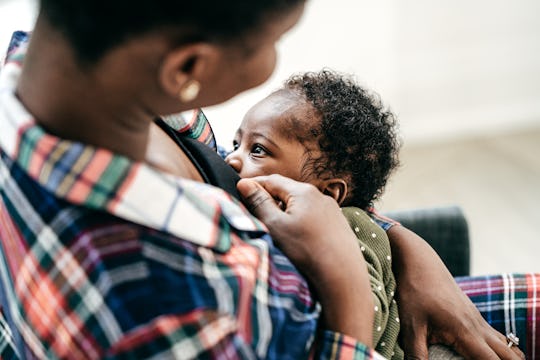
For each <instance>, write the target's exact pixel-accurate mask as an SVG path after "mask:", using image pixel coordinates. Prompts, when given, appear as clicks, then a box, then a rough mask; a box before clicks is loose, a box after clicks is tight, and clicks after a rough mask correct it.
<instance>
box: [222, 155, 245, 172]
mask: <svg viewBox="0 0 540 360" xmlns="http://www.w3.org/2000/svg"><path fill="white" fill-rule="evenodd" d="M225 162H226V163H227V164H229V165H230V166H231V167H232V168H233V169H234V171H236V172H237V173H240V171H242V161H240V158H239V157H238V156H236V155H235V153H234V152H232V153H230V154H229V155H227V157H226V158H225Z"/></svg>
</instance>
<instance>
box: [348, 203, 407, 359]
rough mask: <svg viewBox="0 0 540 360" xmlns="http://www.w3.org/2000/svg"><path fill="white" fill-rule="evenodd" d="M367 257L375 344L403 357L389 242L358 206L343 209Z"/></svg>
mask: <svg viewBox="0 0 540 360" xmlns="http://www.w3.org/2000/svg"><path fill="white" fill-rule="evenodd" d="M342 211H343V214H344V215H345V217H346V218H347V220H348V222H349V225H350V226H351V228H352V229H353V231H354V233H355V234H356V237H357V238H358V243H359V244H360V249H361V250H362V254H363V255H364V259H365V260H366V263H367V266H368V272H369V278H370V283H371V290H372V294H373V302H374V305H375V309H374V310H375V321H374V326H373V344H374V345H375V346H374V347H375V349H376V350H377V351H378V352H379V353H380V354H381V355H383V356H384V357H386V358H388V359H403V357H404V355H403V350H401V348H400V347H399V345H398V341H397V339H398V335H399V314H398V305H397V303H396V301H395V300H394V295H395V291H396V280H395V278H394V274H393V272H392V256H391V250H390V241H389V240H388V236H387V235H386V232H385V231H384V230H383V229H382V228H381V227H380V226H379V225H377V224H376V223H375V222H374V221H373V220H372V219H371V218H370V217H369V215H368V214H366V212H365V211H363V210H362V209H359V208H356V207H344V208H342Z"/></svg>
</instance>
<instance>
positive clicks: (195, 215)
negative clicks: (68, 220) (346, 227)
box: [0, 57, 266, 251]
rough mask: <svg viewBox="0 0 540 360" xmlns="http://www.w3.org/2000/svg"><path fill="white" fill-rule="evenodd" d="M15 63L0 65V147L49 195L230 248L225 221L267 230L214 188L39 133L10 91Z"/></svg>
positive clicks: (238, 226)
mask: <svg viewBox="0 0 540 360" xmlns="http://www.w3.org/2000/svg"><path fill="white" fill-rule="evenodd" d="M17 60H20V57H18V58H17ZM21 64H22V61H10V62H8V63H7V64H6V65H5V66H4V68H3V69H2V71H1V72H0V128H1V129H2V131H0V147H1V148H2V150H3V151H4V152H5V153H6V154H7V155H8V156H9V157H10V158H11V159H13V160H14V161H15V162H16V163H17V164H18V165H19V166H20V167H22V168H23V169H24V170H25V171H26V172H27V173H28V175H29V176H30V177H31V178H32V179H33V180H34V181H36V182H37V183H39V184H40V185H41V186H42V187H43V188H45V189H47V190H48V191H49V192H51V193H53V194H54V195H55V196H56V197H58V198H60V199H64V200H66V201H68V202H70V203H72V204H75V205H80V206H85V207H88V208H92V209H96V210H101V211H105V212H108V213H110V214H112V215H115V216H117V217H119V218H122V219H125V220H129V221H131V222H134V223H137V224H140V225H144V226H148V227H151V228H154V229H157V230H161V231H165V232H168V233H171V234H173V235H175V236H178V237H180V238H183V239H186V240H188V241H191V242H193V243H195V244H197V245H200V246H205V247H210V248H214V249H216V250H218V251H227V250H228V249H229V248H230V246H231V238H230V236H228V235H229V234H230V231H228V229H229V228H230V227H232V228H234V229H236V230H239V231H241V232H245V233H246V234H247V235H246V236H255V234H256V235H260V234H261V232H263V231H266V228H265V226H264V225H263V224H262V223H261V222H260V221H258V220H257V219H255V218H254V217H253V216H251V215H250V214H249V212H248V211H247V210H246V209H245V208H244V207H243V206H242V205H241V204H240V203H239V202H237V201H236V200H235V199H232V198H231V197H230V196H229V195H228V194H227V193H226V192H224V191H223V190H221V189H218V188H215V187H213V186H210V185H207V184H202V183H197V182H194V181H189V180H185V179H181V178H178V177H174V176H172V175H169V174H167V173H163V172H160V171H159V170H157V169H155V168H152V167H150V166H148V165H147V164H145V163H142V162H134V161H132V160H130V159H128V158H126V157H124V156H121V155H118V154H114V153H112V152H110V151H109V150H107V149H103V148H97V147H92V146H89V145H86V144H82V143H79V142H75V141H70V140H65V139H61V138H58V137H56V136H53V135H51V134H48V133H46V132H45V131H44V129H43V128H41V127H40V126H39V125H38V124H37V123H36V121H35V119H34V117H33V116H32V115H31V114H30V113H29V112H28V111H27V110H26V109H25V107H24V106H23V104H22V103H21V102H20V101H19V100H18V99H17V97H16V95H15V89H16V85H17V81H18V78H19V76H20V73H21V71H22V70H21ZM1 180H2V179H0V182H1ZM186 224H188V226H187V225H186ZM220 229H221V230H224V231H219V230H220Z"/></svg>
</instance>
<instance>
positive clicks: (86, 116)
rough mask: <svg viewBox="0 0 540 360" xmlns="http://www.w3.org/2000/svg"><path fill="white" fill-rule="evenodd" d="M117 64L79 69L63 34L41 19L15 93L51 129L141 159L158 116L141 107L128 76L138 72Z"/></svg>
mask: <svg viewBox="0 0 540 360" xmlns="http://www.w3.org/2000/svg"><path fill="white" fill-rule="evenodd" d="M116 63H117V64H116V65H117V66H116V67H115V66H111V64H107V65H106V66H102V64H98V65H97V66H99V71H97V70H96V69H97V67H89V68H88V69H85V68H81V67H80V66H78V65H77V64H78V63H77V61H76V60H75V56H74V54H73V52H72V51H71V49H70V47H69V46H68V44H67V43H66V41H65V39H64V38H63V37H62V36H61V35H59V34H58V33H57V32H55V31H53V30H51V29H50V28H49V27H48V26H47V25H46V24H45V23H44V22H43V21H39V20H38V23H37V25H36V29H35V31H34V33H33V35H32V40H31V42H30V44H29V48H28V52H27V54H26V57H25V61H24V66H23V72H22V74H21V77H20V79H19V83H18V86H17V95H18V97H19V99H20V100H21V102H22V103H23V104H24V105H25V107H26V108H27V109H28V110H29V112H30V113H31V114H32V115H33V116H34V117H35V119H36V121H37V122H38V123H39V124H40V125H42V126H43V127H44V128H45V129H46V130H47V131H48V132H50V133H51V134H53V135H56V136H59V137H62V138H65V139H70V140H75V141H80V142H83V143H85V144H89V145H93V146H97V147H103V148H106V149H109V150H111V151H113V152H115V153H119V154H122V155H125V156H127V157H129V158H131V159H134V160H137V161H142V160H144V157H145V152H146V146H147V142H148V136H149V126H150V124H151V123H152V120H153V117H154V116H153V115H152V114H151V112H150V111H148V110H147V109H145V108H144V106H141V103H142V101H140V99H139V98H137V96H136V94H135V92H134V89H133V86H134V85H135V83H134V81H133V80H131V81H125V79H126V78H128V77H129V76H131V77H134V78H135V79H136V75H134V74H129V73H130V71H129V69H124V71H123V73H118V69H119V68H120V67H121V66H122V65H123V64H120V63H119V62H118V61H117V62H116ZM112 65H115V64H114V63H113V64H112ZM122 77H124V78H122Z"/></svg>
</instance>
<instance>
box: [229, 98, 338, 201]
mask: <svg viewBox="0 0 540 360" xmlns="http://www.w3.org/2000/svg"><path fill="white" fill-rule="evenodd" d="M291 118H294V119H296V120H297V122H296V123H295V125H294V126H292V125H291ZM319 121H320V119H319V118H318V117H317V116H316V115H314V110H313V109H312V107H311V106H310V105H309V104H307V103H306V102H305V101H304V100H303V99H302V98H301V97H299V96H298V95H297V94H295V93H294V92H291V91H289V90H280V91H277V92H274V93H272V94H270V95H269V96H268V97H266V98H265V99H263V100H261V101H260V102H258V103H257V104H255V105H254V106H253V107H252V108H251V109H250V110H249V111H248V112H247V113H246V115H245V117H244V119H243V121H242V124H241V125H240V127H239V128H238V130H237V131H236V134H235V137H234V140H233V151H232V152H231V153H230V154H229V155H228V156H227V158H226V159H225V161H226V162H227V163H228V164H229V165H230V166H231V167H232V168H233V169H234V170H235V171H236V172H238V174H239V175H240V177H242V178H251V177H256V176H264V175H271V174H280V175H282V176H286V177H288V178H291V179H293V180H296V181H301V182H306V183H309V184H312V185H314V186H315V187H316V188H318V189H319V191H321V192H322V193H324V194H326V195H330V196H331V197H333V198H334V199H335V200H336V201H337V202H338V204H341V203H342V202H343V200H344V199H345V197H346V195H347V182H346V181H345V180H344V179H342V178H334V177H331V176H325V175H329V174H322V175H323V176H316V175H315V174H314V173H313V172H311V171H309V167H308V166H306V164H307V163H308V162H309V159H310V158H319V157H320V156H321V155H322V154H321V151H320V149H319V146H318V143H317V141H316V139H313V140H311V141H307V140H306V141H302V142H300V141H299V140H298V139H297V138H296V137H295V136H294V135H293V136H291V133H297V132H298V131H300V129H299V127H302V128H303V129H308V128H312V127H314V126H316V124H314V122H319Z"/></svg>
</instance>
